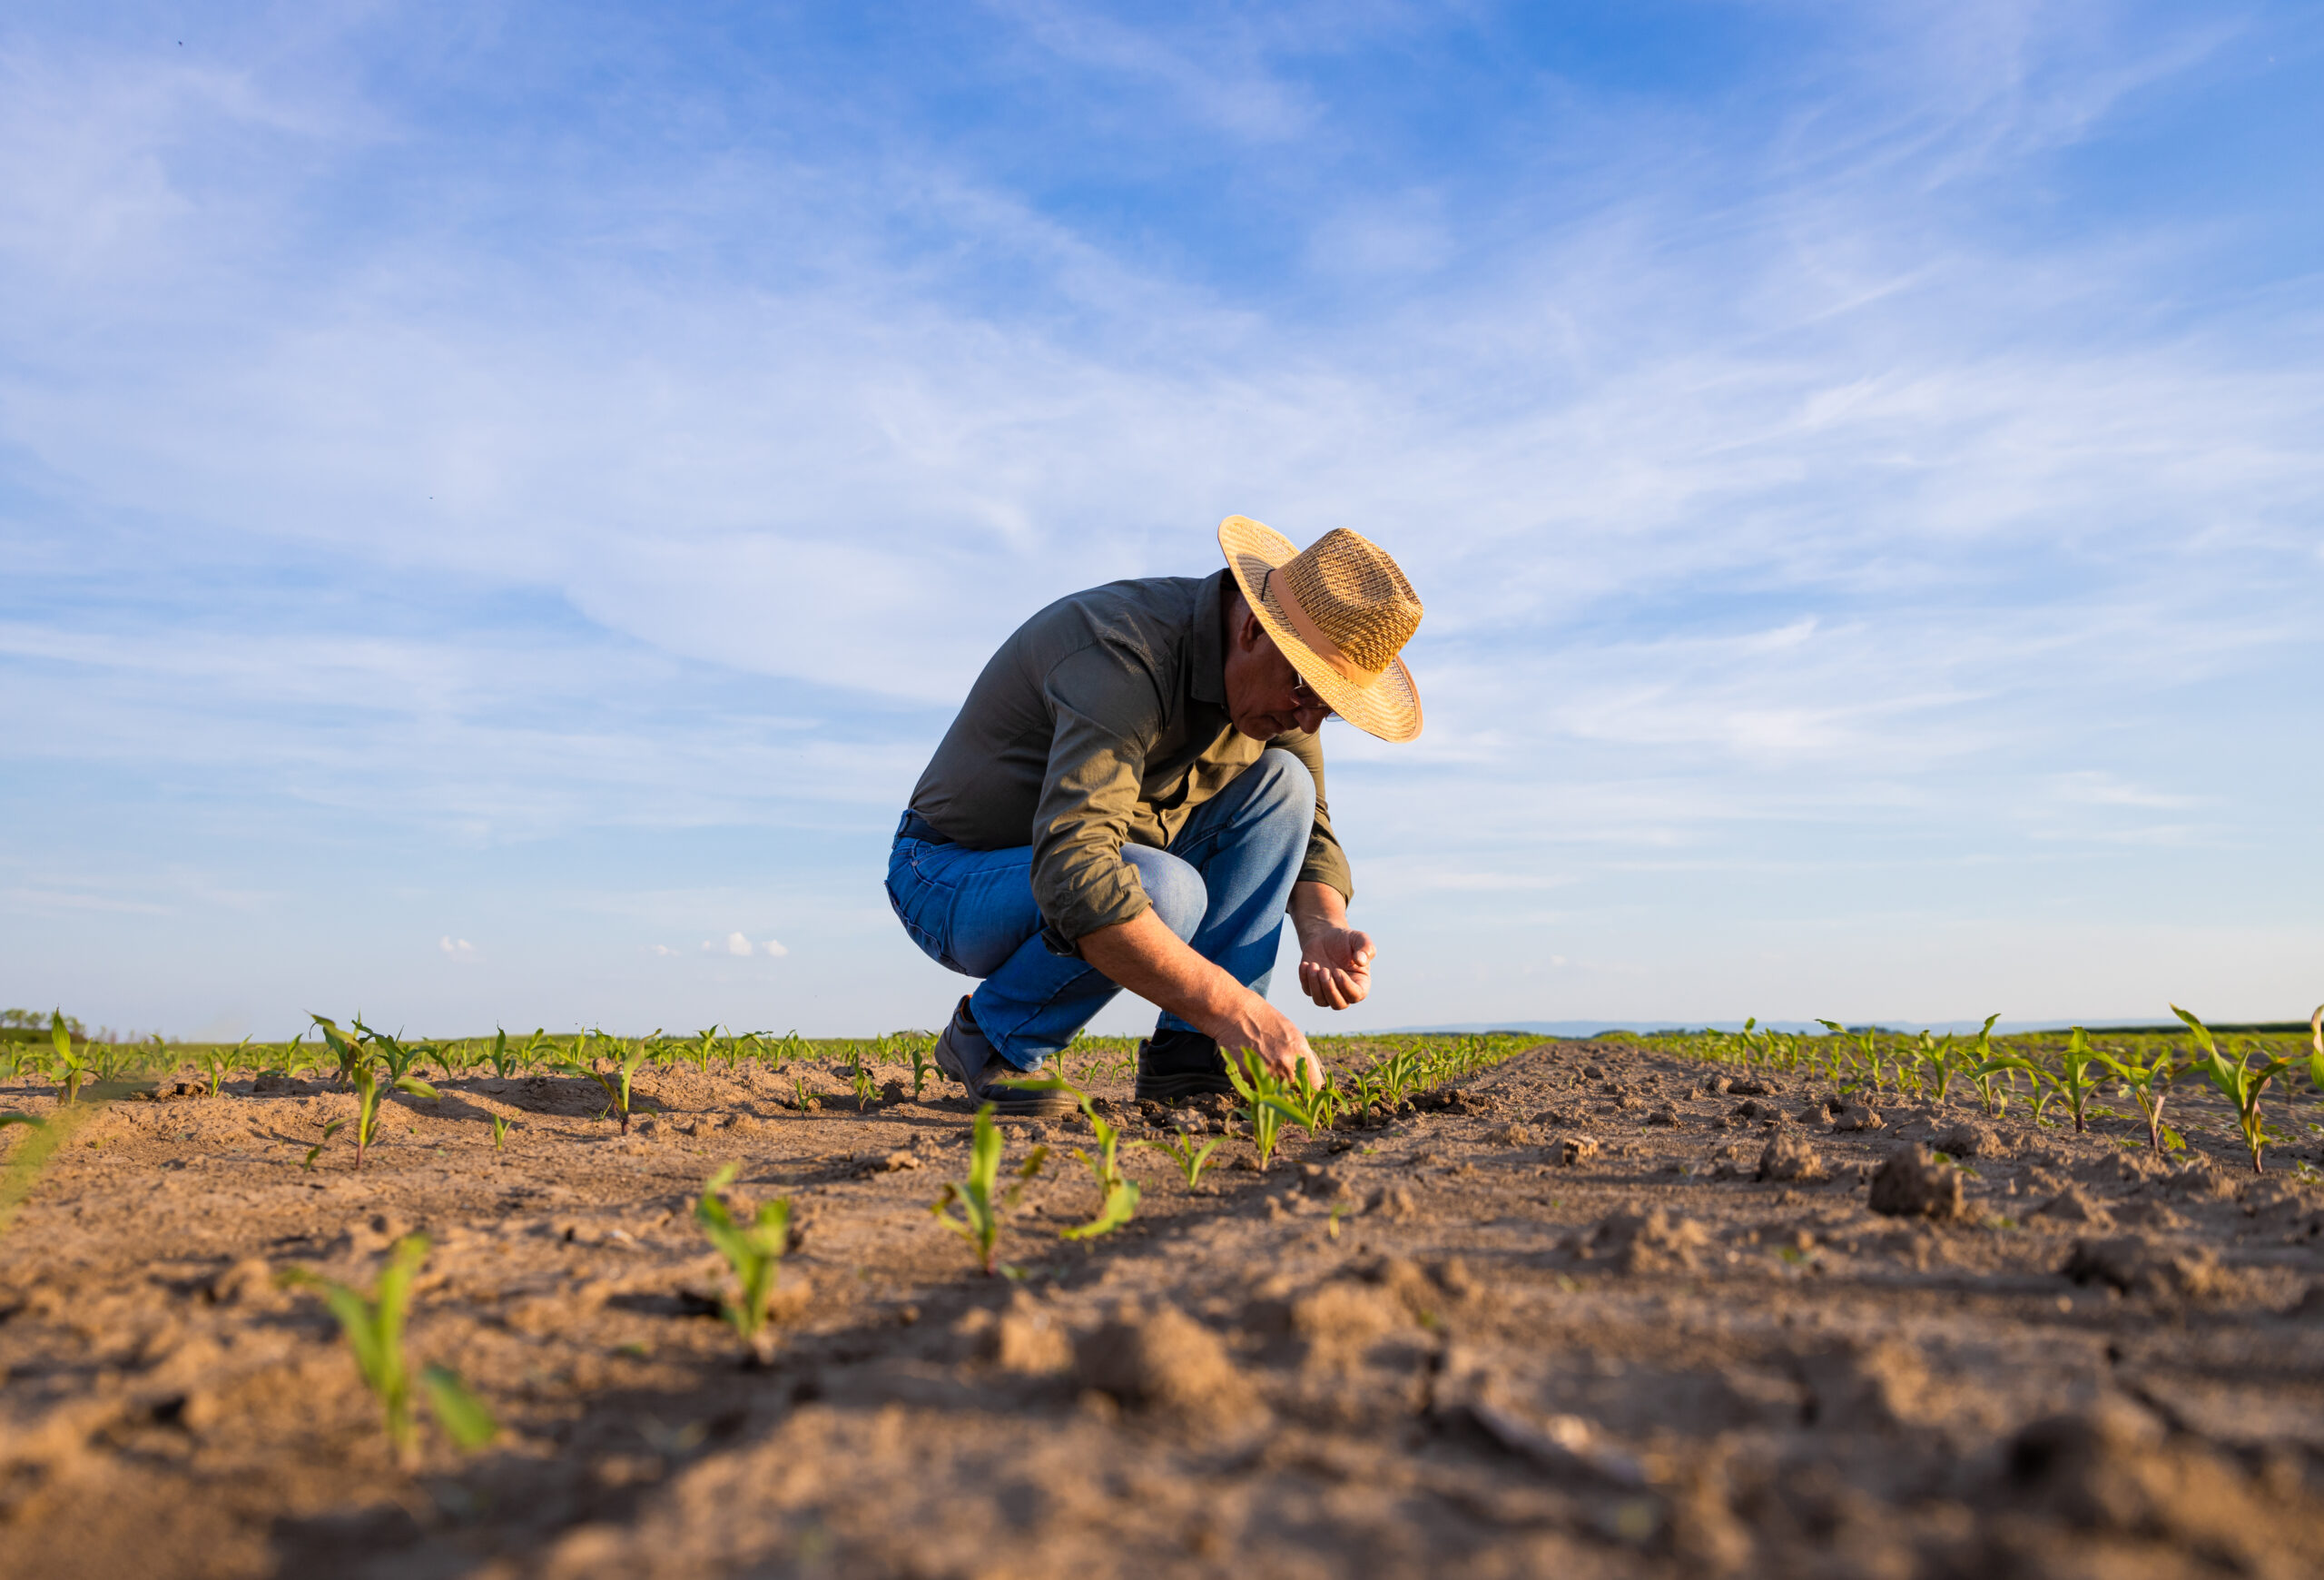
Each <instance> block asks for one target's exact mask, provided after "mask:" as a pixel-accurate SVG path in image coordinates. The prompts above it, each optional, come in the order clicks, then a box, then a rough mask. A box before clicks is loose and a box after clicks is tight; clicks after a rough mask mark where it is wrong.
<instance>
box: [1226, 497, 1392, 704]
mask: <svg viewBox="0 0 2324 1580" xmlns="http://www.w3.org/2000/svg"><path fill="white" fill-rule="evenodd" d="M1218 547H1219V548H1223V549H1225V550H1226V568H1227V569H1229V570H1231V571H1233V572H1234V573H1235V580H1236V584H1237V585H1238V586H1240V587H1241V588H1242V589H1243V596H1244V597H1246V599H1248V600H1249V601H1250V605H1251V611H1252V612H1253V613H1254V614H1256V615H1257V616H1258V617H1259V624H1260V625H1261V626H1263V627H1265V628H1266V633H1267V635H1268V636H1270V637H1274V638H1275V646H1276V647H1280V648H1282V649H1283V656H1284V657H1286V658H1288V659H1290V660H1291V667H1293V668H1294V669H1296V670H1298V671H1299V677H1300V678H1301V679H1302V680H1305V682H1306V683H1307V684H1308V685H1309V686H1312V687H1314V688H1315V693H1316V694H1317V695H1318V696H1321V697H1322V698H1323V699H1324V701H1325V702H1328V703H1330V704H1331V705H1332V711H1333V712H1334V713H1335V714H1337V715H1339V716H1341V717H1342V718H1344V719H1345V720H1347V722H1348V723H1350V724H1352V725H1354V726H1355V727H1356V728H1358V729H1360V730H1362V731H1364V733H1365V734H1366V735H1374V736H1379V737H1380V738H1381V739H1382V740H1384V741H1408V740H1411V739H1412V738H1413V736H1417V735H1418V734H1420V692H1419V691H1418V690H1417V689H1416V688H1414V686H1413V676H1412V671H1411V670H1409V669H1406V668H1405V667H1404V661H1403V659H1401V658H1399V657H1396V651H1397V649H1398V648H1400V647H1403V645H1404V644H1405V643H1406V642H1408V641H1410V640H1411V639H1412V635H1413V631H1414V630H1415V629H1416V628H1418V627H1419V625H1420V613H1421V611H1420V595H1419V594H1417V593H1415V592H1413V584H1412V583H1410V582H1408V581H1406V580H1405V579H1404V573H1403V571H1401V570H1398V569H1397V568H1396V562H1395V561H1394V560H1393V559H1391V558H1388V556H1387V555H1386V554H1385V553H1384V551H1382V550H1381V549H1380V548H1378V547H1377V546H1375V545H1374V544H1373V543H1372V542H1370V541H1369V540H1368V539H1366V538H1363V537H1360V536H1359V535H1357V534H1356V533H1354V532H1351V531H1349V530H1348V529H1347V528H1344V527H1334V528H1332V529H1331V530H1330V531H1329V532H1326V533H1324V535H1323V536H1322V537H1321V538H1317V539H1315V542H1313V543H1311V544H1309V545H1308V546H1307V547H1306V548H1304V549H1294V548H1292V547H1291V540H1290V539H1289V538H1285V536H1284V535H1283V534H1282V533H1280V532H1277V531H1275V530H1274V529H1273V528H1268V527H1264V526H1262V525H1260V524H1259V523H1258V522H1256V521H1254V520H1252V519H1251V518H1249V517H1247V516H1229V517H1227V518H1226V520H1224V521H1221V522H1220V523H1219V524H1218Z"/></svg>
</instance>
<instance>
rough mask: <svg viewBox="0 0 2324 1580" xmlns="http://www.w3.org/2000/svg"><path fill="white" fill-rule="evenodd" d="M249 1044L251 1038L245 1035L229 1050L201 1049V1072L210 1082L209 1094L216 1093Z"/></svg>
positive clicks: (239, 1063)
mask: <svg viewBox="0 0 2324 1580" xmlns="http://www.w3.org/2000/svg"><path fill="white" fill-rule="evenodd" d="M250 1045H251V1040H250V1039H249V1038H248V1037H245V1038H243V1039H242V1040H241V1042H239V1043H237V1044H236V1045H235V1046H234V1047H233V1048H232V1049H231V1050H228V1049H223V1048H205V1049H203V1050H202V1053H201V1054H200V1056H199V1058H200V1063H201V1065H202V1076H203V1078H204V1079H205V1080H207V1081H209V1082H210V1095H211V1096H212V1097H215V1096H217V1095H218V1087H219V1084H220V1083H221V1082H222V1081H224V1080H225V1079H226V1077H227V1076H228V1075H229V1074H231V1073H232V1072H233V1071H234V1070H235V1069H237V1068H238V1067H239V1066H240V1065H241V1062H242V1060H243V1057H244V1055H245V1053H246V1052H247V1050H248V1049H249V1047H250Z"/></svg>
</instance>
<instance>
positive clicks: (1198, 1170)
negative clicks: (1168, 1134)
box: [1139, 1131, 1218, 1190]
mask: <svg viewBox="0 0 2324 1580" xmlns="http://www.w3.org/2000/svg"><path fill="white" fill-rule="evenodd" d="M1139 1145H1141V1146H1147V1147H1151V1148H1153V1149H1154V1150H1156V1151H1157V1152H1159V1153H1161V1154H1162V1155H1163V1156H1164V1157H1166V1158H1167V1159H1169V1160H1170V1161H1172V1162H1173V1163H1176V1164H1177V1166H1178V1172H1179V1173H1180V1174H1182V1175H1184V1176H1186V1180H1187V1190H1194V1189H1195V1188H1196V1186H1197V1185H1199V1184H1200V1183H1201V1181H1202V1170H1203V1165H1204V1164H1206V1163H1207V1162H1209V1161H1210V1155H1211V1154H1212V1153H1213V1152H1215V1151H1216V1150H1218V1141H1217V1138H1216V1137H1213V1138H1211V1139H1210V1140H1208V1141H1205V1142H1203V1143H1202V1145H1201V1146H1199V1147H1197V1146H1196V1145H1195V1139H1194V1137H1192V1136H1190V1135H1187V1133H1186V1132H1185V1131H1179V1132H1178V1133H1177V1139H1176V1140H1174V1141H1142V1142H1140V1143H1139Z"/></svg>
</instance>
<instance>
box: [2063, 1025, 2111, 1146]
mask: <svg viewBox="0 0 2324 1580" xmlns="http://www.w3.org/2000/svg"><path fill="white" fill-rule="evenodd" d="M2110 1062H2111V1061H2109V1060H2108V1059H2107V1057H2106V1055H2104V1054H2103V1053H2101V1052H2098V1051H2097V1050H2096V1049H2095V1048H2093V1047H2092V1046H2091V1045H2090V1036H2089V1033H2087V1032H2084V1031H2083V1029H2082V1028H2081V1027H2080V1026H2076V1027H2075V1028H2074V1029H2073V1034H2072V1035H2070V1036H2069V1037H2067V1039H2066V1051H2065V1052H2063V1053H2061V1054H2060V1055H2058V1072H2057V1073H2056V1074H2055V1075H2052V1076H2050V1077H2049V1081H2050V1083H2051V1084H2052V1085H2053V1086H2054V1087H2056V1088H2057V1089H2058V1093H2059V1095H2060V1096H2062V1097H2063V1098H2064V1099H2065V1100H2066V1108H2067V1110H2068V1111H2070V1112H2072V1113H2073V1133H2074V1134H2076V1135H2081V1134H2083V1121H2082V1116H2083V1107H2084V1106H2085V1105H2086V1104H2087V1103H2088V1102H2089V1101H2090V1097H2091V1094H2092V1093H2093V1092H2094V1091H2097V1090H2098V1089H2099V1088H2100V1087H2102V1086H2103V1085H2104V1084H2105V1081H2104V1080H2103V1078H2097V1079H2093V1077H2092V1076H2091V1075H2090V1071H2091V1070H2092V1069H2093V1067H2094V1068H2098V1069H2101V1070H2102V1069H2104V1068H2105V1067H2106V1066H2107V1065H2108V1064H2109V1063H2110Z"/></svg>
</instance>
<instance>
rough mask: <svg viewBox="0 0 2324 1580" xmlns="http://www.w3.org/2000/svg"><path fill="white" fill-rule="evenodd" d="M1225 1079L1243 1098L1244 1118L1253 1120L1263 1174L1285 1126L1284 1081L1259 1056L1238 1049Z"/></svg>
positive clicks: (1252, 1134) (1228, 1067)
mask: <svg viewBox="0 0 2324 1580" xmlns="http://www.w3.org/2000/svg"><path fill="white" fill-rule="evenodd" d="M1237 1066H1239V1067H1240V1068H1237ZM1226 1079H1227V1080H1229V1081H1233V1082H1234V1083H1235V1090H1236V1092H1238V1093H1240V1094H1241V1096H1242V1099H1243V1117H1244V1118H1245V1119H1246V1120H1248V1121H1250V1124H1251V1143H1252V1145H1254V1146H1255V1147H1256V1148H1257V1149H1258V1153H1259V1172H1260V1173H1262V1174H1264V1173H1265V1172H1266V1170H1267V1162H1268V1160H1270V1159H1272V1158H1273V1157H1274V1156H1275V1135H1276V1132H1277V1131H1279V1130H1280V1129H1281V1128H1282V1125H1283V1115H1284V1106H1283V1101H1282V1100H1283V1097H1284V1095H1285V1089H1284V1082H1283V1078H1282V1077H1281V1076H1279V1075H1277V1074H1275V1071H1272V1070H1269V1069H1268V1068H1267V1066H1266V1062H1265V1060H1263V1059H1261V1058H1260V1057H1259V1056H1258V1055H1257V1054H1256V1053H1255V1052H1248V1051H1247V1050H1237V1052H1236V1055H1235V1058H1234V1061H1233V1062H1230V1063H1229V1064H1228V1065H1227V1066H1226Z"/></svg>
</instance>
